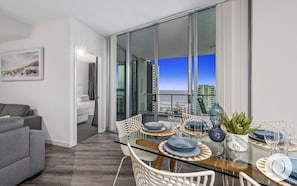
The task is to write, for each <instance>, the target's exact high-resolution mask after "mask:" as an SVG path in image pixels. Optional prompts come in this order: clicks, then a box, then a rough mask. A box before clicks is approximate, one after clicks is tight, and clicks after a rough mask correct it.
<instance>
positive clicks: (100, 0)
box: [0, 0, 222, 36]
mask: <svg viewBox="0 0 297 186" xmlns="http://www.w3.org/2000/svg"><path fill="white" fill-rule="evenodd" d="M219 1H222V0H0V15H4V16H8V17H11V18H13V19H15V20H17V21H20V22H22V23H26V24H29V25H35V24H39V23H41V22H44V21H48V20H51V19H56V18H59V17H63V16H71V17H74V18H76V19H77V20H79V21H81V22H83V23H84V24H86V25H88V26H89V27H90V28H92V29H93V30H95V31H96V32H98V33H100V34H102V35H104V36H107V35H111V34H114V33H118V32H121V31H124V30H126V29H129V28H132V27H136V26H139V25H143V24H146V23H149V22H152V21H155V20H158V19H161V18H165V17H167V16H170V15H174V14H177V13H180V12H184V11H187V10H191V9H196V8H198V7H204V6H208V5H210V4H213V3H214V2H219ZM0 26H1V25H0Z"/></svg>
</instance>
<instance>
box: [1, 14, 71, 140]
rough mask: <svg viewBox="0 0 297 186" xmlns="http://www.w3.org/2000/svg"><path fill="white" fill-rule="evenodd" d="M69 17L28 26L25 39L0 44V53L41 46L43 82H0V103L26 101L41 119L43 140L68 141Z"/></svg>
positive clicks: (23, 102) (22, 102) (20, 102)
mask: <svg viewBox="0 0 297 186" xmlns="http://www.w3.org/2000/svg"><path fill="white" fill-rule="evenodd" d="M69 39H70V38H69V19H68V18H62V19H59V20H54V21H49V22H46V23H43V24H40V25H38V26H34V27H32V32H31V35H30V37H29V38H27V39H22V40H17V41H11V42H2V43H0V52H4V51H15V50H22V49H30V48H35V47H44V80H43V81H15V82H1V81H0V90H1V91H0V102H3V103H19V104H28V105H30V106H31V108H34V109H37V110H38V113H39V115H41V116H42V118H43V129H44V131H45V132H46V139H47V140H48V141H50V142H52V143H55V144H58V145H63V146H68V144H69V140H68V139H69V112H68V110H69V101H68V99H69V93H68V92H69V91H68V90H69V61H70V57H69V56H70V51H69V43H70V40H69Z"/></svg>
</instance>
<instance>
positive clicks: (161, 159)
mask: <svg viewBox="0 0 297 186" xmlns="http://www.w3.org/2000/svg"><path fill="white" fill-rule="evenodd" d="M163 159H164V157H163V156H160V155H159V156H158V157H157V159H156V164H155V169H158V170H160V169H161V166H162V162H163Z"/></svg>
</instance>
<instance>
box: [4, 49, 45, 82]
mask: <svg viewBox="0 0 297 186" xmlns="http://www.w3.org/2000/svg"><path fill="white" fill-rule="evenodd" d="M0 55H1V57H0V60H1V62H0V64H1V66H0V67H1V81H23V80H43V48H38V49H32V50H24V51H18V52H11V53H5V54H0Z"/></svg>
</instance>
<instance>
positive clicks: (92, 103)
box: [77, 100, 95, 115]
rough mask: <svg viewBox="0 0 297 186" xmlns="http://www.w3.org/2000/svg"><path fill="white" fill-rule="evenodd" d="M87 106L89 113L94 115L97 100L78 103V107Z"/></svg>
mask: <svg viewBox="0 0 297 186" xmlns="http://www.w3.org/2000/svg"><path fill="white" fill-rule="evenodd" d="M79 108H87V109H88V114H89V115H94V112H95V100H88V101H82V102H78V103H77V109H79Z"/></svg>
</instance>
